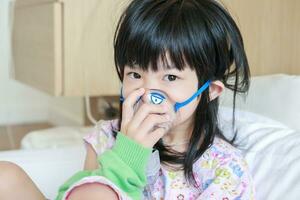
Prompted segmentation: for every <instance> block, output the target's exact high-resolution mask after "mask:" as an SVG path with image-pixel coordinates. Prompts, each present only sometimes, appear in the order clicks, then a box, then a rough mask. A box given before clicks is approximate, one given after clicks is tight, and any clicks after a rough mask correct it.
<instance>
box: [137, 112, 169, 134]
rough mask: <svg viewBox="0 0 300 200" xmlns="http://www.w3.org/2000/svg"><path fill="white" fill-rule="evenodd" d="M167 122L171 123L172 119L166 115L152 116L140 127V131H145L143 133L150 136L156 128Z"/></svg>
mask: <svg viewBox="0 0 300 200" xmlns="http://www.w3.org/2000/svg"><path fill="white" fill-rule="evenodd" d="M167 122H170V117H169V116H168V115H166V114H164V115H158V114H150V115H148V116H147V117H146V119H145V120H144V121H143V122H142V124H141V125H140V126H139V130H143V131H142V133H144V134H146V135H148V134H149V133H150V132H151V131H152V130H153V128H154V127H155V126H156V127H158V125H159V124H162V123H167Z"/></svg>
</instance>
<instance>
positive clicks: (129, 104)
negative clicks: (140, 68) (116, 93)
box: [122, 88, 145, 124]
mask: <svg viewBox="0 0 300 200" xmlns="http://www.w3.org/2000/svg"><path fill="white" fill-rule="evenodd" d="M144 92H145V89H144V88H140V89H138V90H135V91H133V92H132V93H130V94H129V95H128V97H127V98H126V99H125V101H124V103H123V105H122V123H124V124H127V123H128V122H129V121H130V120H131V119H132V117H133V114H134V111H133V106H134V104H135V103H136V101H137V100H138V99H139V98H140V97H141V96H142V95H143V94H144Z"/></svg>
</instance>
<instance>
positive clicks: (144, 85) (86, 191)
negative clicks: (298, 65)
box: [57, 0, 254, 200]
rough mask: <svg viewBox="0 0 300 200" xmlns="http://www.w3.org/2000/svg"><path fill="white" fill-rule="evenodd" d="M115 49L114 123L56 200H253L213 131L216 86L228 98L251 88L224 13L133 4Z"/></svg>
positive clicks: (201, 0) (106, 124)
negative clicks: (116, 103) (117, 97)
mask: <svg viewBox="0 0 300 200" xmlns="http://www.w3.org/2000/svg"><path fill="white" fill-rule="evenodd" d="M114 48H115V64H116V69H117V72H118V75H119V78H120V80H121V81H122V84H123V86H122V91H121V103H120V110H121V113H120V119H117V120H112V121H101V122H100V123H99V124H98V125H97V127H96V129H95V131H94V132H93V133H91V134H89V135H87V136H86V137H85V138H84V140H85V142H86V146H87V157H86V162H85V170H84V171H80V172H78V173H76V174H75V175H74V176H73V177H71V178H70V179H69V180H68V181H67V182H66V183H65V184H64V185H62V186H61V187H60V189H59V194H58V196H57V199H172V200H173V199H178V200H181V199H186V200H187V199H188V200H192V199H198V200H207V199H217V200H229V199H245V200H246V199H247V200H249V199H254V188H253V182H252V178H251V175H250V173H249V169H248V167H247V164H246V162H245V160H244V158H243V156H242V154H241V152H240V151H239V150H238V149H236V148H235V147H234V146H235V144H234V138H235V137H233V139H232V138H226V137H224V135H223V134H222V131H221V130H220V129H219V127H218V106H219V99H218V97H219V96H220V95H221V93H222V91H223V90H224V88H225V87H227V88H229V89H231V90H233V92H234V99H235V96H236V93H237V92H241V93H245V92H247V90H248V88H249V76H250V73H249V66H248V62H247V58H246V54H245V51H244V46H243V40H242V36H241V34H240V31H239V29H238V27H237V26H236V24H235V22H234V21H233V19H232V18H231V16H230V15H229V13H228V12H227V11H226V10H225V9H224V8H223V7H222V6H221V5H220V4H219V3H218V2H217V1H215V0H133V1H132V2H131V3H130V4H129V6H128V7H127V9H126V10H125V11H124V13H123V15H122V16H121V19H120V21H119V24H118V27H117V30H116V35H115V40H114ZM234 108H235V100H234V101H233V115H234ZM233 125H234V121H233Z"/></svg>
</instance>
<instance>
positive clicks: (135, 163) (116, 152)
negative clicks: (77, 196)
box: [56, 132, 152, 200]
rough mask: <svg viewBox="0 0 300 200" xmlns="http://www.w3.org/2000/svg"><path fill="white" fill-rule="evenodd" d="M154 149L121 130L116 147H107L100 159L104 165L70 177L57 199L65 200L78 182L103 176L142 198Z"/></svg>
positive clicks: (60, 189) (132, 195)
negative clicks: (129, 136)
mask: <svg viewBox="0 0 300 200" xmlns="http://www.w3.org/2000/svg"><path fill="white" fill-rule="evenodd" d="M151 152H152V148H146V147H143V146H142V145H140V144H138V143H136V142H135V141H133V140H131V139H130V138H128V137H126V136H125V135H123V134H122V133H121V132H118V134H117V138H116V142H115V144H114V146H113V148H112V149H110V150H106V151H105V152H104V153H103V154H101V156H99V158H98V162H99V164H100V166H101V167H100V168H99V169H97V170H93V171H80V172H77V173H76V174H75V175H73V176H72V177H71V178H70V179H69V180H67V181H66V182H65V183H64V184H63V185H62V186H61V187H60V188H59V192H58V196H57V198H56V200H61V199H62V198H63V196H64V194H65V192H66V191H67V190H68V189H69V188H70V187H71V186H72V185H73V184H74V183H76V182H78V181H79V180H81V179H82V178H84V177H88V176H103V177H106V178H107V179H109V180H111V181H112V182H113V183H114V184H115V185H116V186H117V187H119V188H120V189H121V190H123V191H124V192H125V193H127V194H128V196H130V197H131V198H132V199H134V200H136V199H138V200H140V199H141V198H142V192H143V189H144V187H145V186H146V181H147V178H146V173H145V171H146V165H147V163H148V159H149V157H150V155H151Z"/></svg>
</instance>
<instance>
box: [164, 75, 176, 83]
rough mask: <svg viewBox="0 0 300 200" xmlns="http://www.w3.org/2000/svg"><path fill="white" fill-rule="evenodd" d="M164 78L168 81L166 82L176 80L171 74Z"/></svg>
mask: <svg viewBox="0 0 300 200" xmlns="http://www.w3.org/2000/svg"><path fill="white" fill-rule="evenodd" d="M166 78H167V79H168V81H175V80H176V79H178V77H177V76H175V75H172V74H168V75H166Z"/></svg>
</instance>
